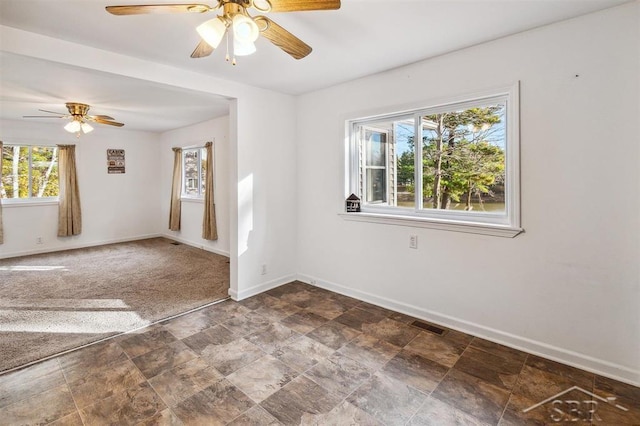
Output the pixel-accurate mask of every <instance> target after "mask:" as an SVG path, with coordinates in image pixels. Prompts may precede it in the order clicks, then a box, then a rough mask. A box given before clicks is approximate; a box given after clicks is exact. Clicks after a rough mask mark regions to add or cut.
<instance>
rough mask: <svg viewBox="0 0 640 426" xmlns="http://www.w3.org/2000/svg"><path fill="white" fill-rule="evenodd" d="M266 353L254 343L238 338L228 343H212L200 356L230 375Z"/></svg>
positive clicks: (226, 374) (221, 371)
mask: <svg viewBox="0 0 640 426" xmlns="http://www.w3.org/2000/svg"><path fill="white" fill-rule="evenodd" d="M264 355H265V353H264V352H263V351H262V350H261V349H260V348H258V347H257V346H256V345H254V344H253V343H250V342H248V341H246V340H244V339H238V340H234V341H233V342H231V343H227V344H226V345H216V346H213V345H210V346H208V347H207V348H206V349H205V350H203V351H202V354H201V355H200V356H201V358H202V359H203V360H204V361H205V362H206V363H207V364H209V365H211V366H213V367H215V369H216V370H218V371H219V372H220V373H222V374H224V375H225V376H228V375H229V374H231V373H233V372H234V371H236V370H237V369H239V368H242V367H244V366H245V365H247V364H251V363H252V362H253V361H255V360H256V359H258V358H261V357H262V356H264Z"/></svg>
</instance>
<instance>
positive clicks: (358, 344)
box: [338, 334, 400, 371]
mask: <svg viewBox="0 0 640 426" xmlns="http://www.w3.org/2000/svg"><path fill="white" fill-rule="evenodd" d="M338 352H340V353H341V354H343V355H345V356H348V357H349V358H351V359H354V360H356V361H358V362H359V363H360V364H362V365H363V366H365V367H367V368H369V369H370V370H372V371H377V370H379V369H381V368H382V367H383V366H384V365H385V364H386V363H387V361H389V360H390V359H391V358H393V357H394V356H396V354H397V353H398V352H400V348H399V347H398V346H395V345H392V344H391V343H388V342H385V341H384V340H379V339H376V338H375V337H373V336H369V335H366V334H361V335H360V336H358V337H356V338H355V339H353V340H352V341H351V342H349V343H347V344H346V345H344V346H343V347H342V348H340V349H339V350H338Z"/></svg>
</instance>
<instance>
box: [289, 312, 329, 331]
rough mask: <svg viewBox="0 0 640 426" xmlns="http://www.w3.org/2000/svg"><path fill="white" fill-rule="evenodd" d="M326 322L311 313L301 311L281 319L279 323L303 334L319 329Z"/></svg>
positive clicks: (324, 319)
mask: <svg viewBox="0 0 640 426" xmlns="http://www.w3.org/2000/svg"><path fill="white" fill-rule="evenodd" d="M328 321H329V320H328V319H326V318H325V317H322V316H320V315H317V314H314V313H313V312H307V311H303V312H298V313H295V314H293V315H290V316H288V317H286V318H283V319H282V320H281V321H280V323H282V324H284V325H286V326H287V327H289V328H291V329H293V330H295V331H297V332H298V333H302V334H305V333H308V332H310V331H311V330H314V329H316V328H318V327H320V326H321V325H322V324H325V323H326V322H328Z"/></svg>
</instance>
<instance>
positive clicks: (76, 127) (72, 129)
mask: <svg viewBox="0 0 640 426" xmlns="http://www.w3.org/2000/svg"><path fill="white" fill-rule="evenodd" d="M81 128H82V126H81V124H80V122H79V121H77V120H73V121H70V122H69V123H67V125H66V126H64V129H65V130H66V131H67V132H69V133H78V132H79V131H80V129H81Z"/></svg>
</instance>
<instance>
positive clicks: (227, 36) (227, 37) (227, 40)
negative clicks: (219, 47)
mask: <svg viewBox="0 0 640 426" xmlns="http://www.w3.org/2000/svg"><path fill="white" fill-rule="evenodd" d="M229 33H230V31H229V30H227V34H226V37H225V39H226V42H227V55H226V56H225V57H224V60H225V61H227V62H229Z"/></svg>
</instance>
